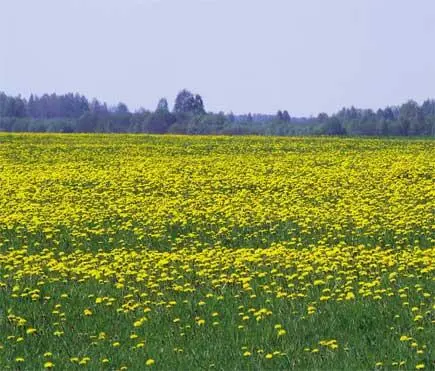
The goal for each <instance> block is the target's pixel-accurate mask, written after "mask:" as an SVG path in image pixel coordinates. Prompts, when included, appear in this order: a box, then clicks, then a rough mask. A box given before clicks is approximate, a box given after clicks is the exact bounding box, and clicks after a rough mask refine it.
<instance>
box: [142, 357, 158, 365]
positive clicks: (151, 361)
mask: <svg viewBox="0 0 435 371" xmlns="http://www.w3.org/2000/svg"><path fill="white" fill-rule="evenodd" d="M154 363H156V362H155V361H154V359H152V358H150V359H148V360H147V361H146V362H145V364H146V365H147V366H152V365H153V364H154Z"/></svg>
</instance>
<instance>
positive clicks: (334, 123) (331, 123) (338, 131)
mask: <svg viewBox="0 0 435 371" xmlns="http://www.w3.org/2000/svg"><path fill="white" fill-rule="evenodd" d="M322 129H323V130H322V132H323V134H326V135H344V134H346V130H345V129H344V128H343V125H342V123H341V121H340V120H339V118H338V117H336V116H333V117H331V118H329V119H328V121H327V122H326V123H325V124H324V125H323V128H322Z"/></svg>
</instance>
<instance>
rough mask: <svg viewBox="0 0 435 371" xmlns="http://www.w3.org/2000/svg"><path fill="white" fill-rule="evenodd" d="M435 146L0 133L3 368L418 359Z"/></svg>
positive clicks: (261, 365) (415, 364)
mask: <svg viewBox="0 0 435 371" xmlns="http://www.w3.org/2000/svg"><path fill="white" fill-rule="evenodd" d="M434 159H435V146H434V141H431V140H373V139H326V138H298V139H295V138H293V139H284V138H253V137H251V138H242V137H238V138H231V137H176V136H173V137H171V136H139V135H136V136H133V135H131V136H128V135H119V136H116V135H6V134H2V135H0V368H1V369H29V370H33V369H43V368H44V367H46V368H52V367H53V368H55V369H61V370H62V369H68V370H76V369H77V370H81V369H86V368H89V369H95V370H100V369H102V370H103V369H117V370H126V369H131V370H139V369H144V368H148V367H149V368H156V369H167V370H175V369H180V370H192V369H201V370H203V369H207V370H213V369H216V370H221V369H225V370H226V369H240V370H241V369H252V370H257V369H343V370H345V369H346V370H348V369H383V368H386V369H416V368H417V369H420V368H426V369H433V368H434V367H435V365H434V360H435V355H434V348H435V347H434V340H435V339H434V338H435V330H434V319H435V316H434V300H433V299H434V288H435V283H434V270H435V249H434V242H435V236H434V229H433V227H434V206H435V188H434V175H435V170H434V168H435V160H434Z"/></svg>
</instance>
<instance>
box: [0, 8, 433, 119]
mask: <svg viewBox="0 0 435 371" xmlns="http://www.w3.org/2000/svg"><path fill="white" fill-rule="evenodd" d="M0 35H1V38H0V91H4V92H6V93H7V94H9V95H18V94H21V95H23V96H24V97H28V96H29V94H30V93H34V94H37V95H41V94H43V93H52V92H56V93H66V92H79V93H81V94H84V95H86V96H87V97H88V98H92V97H96V98H98V99H100V100H101V101H105V102H107V103H108V104H109V105H115V104H116V103H118V102H119V101H122V102H124V103H126V104H127V105H128V107H129V108H130V110H135V109H138V108H139V107H144V108H146V109H154V108H155V107H156V105H157V102H158V100H159V98H161V97H166V98H167V99H168V101H169V103H170V105H171V106H172V105H173V102H174V99H175V96H176V95H177V93H178V92H179V91H180V90H181V89H183V88H187V89H189V90H191V91H192V92H193V93H199V94H200V95H201V96H202V97H203V100H204V103H205V108H206V110H208V111H214V112H218V111H224V112H231V111H232V112H234V113H248V112H253V113H254V112H261V113H276V111H277V110H279V109H281V110H284V109H286V110H288V111H289V113H290V114H291V115H292V116H310V115H317V114H318V113H319V112H326V113H333V112H335V111H337V110H339V109H340V108H342V107H344V106H346V107H349V106H352V105H354V106H356V107H361V108H373V109H377V108H379V107H385V106H387V105H396V104H400V103H403V102H405V101H407V100H409V99H414V100H416V101H417V102H420V103H421V102H422V101H423V100H424V99H426V98H429V97H431V98H435V1H434V0H414V1H411V0H351V1H349V0H327V1H326V0H37V1H35V0H0Z"/></svg>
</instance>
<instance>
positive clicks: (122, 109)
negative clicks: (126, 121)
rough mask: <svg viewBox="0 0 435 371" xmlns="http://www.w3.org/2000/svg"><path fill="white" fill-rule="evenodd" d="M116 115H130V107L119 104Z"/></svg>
mask: <svg viewBox="0 0 435 371" xmlns="http://www.w3.org/2000/svg"><path fill="white" fill-rule="evenodd" d="M115 113H117V114H127V113H129V110H128V107H127V105H126V104H125V103H122V102H119V103H118V105H117V106H116V109H115Z"/></svg>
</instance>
